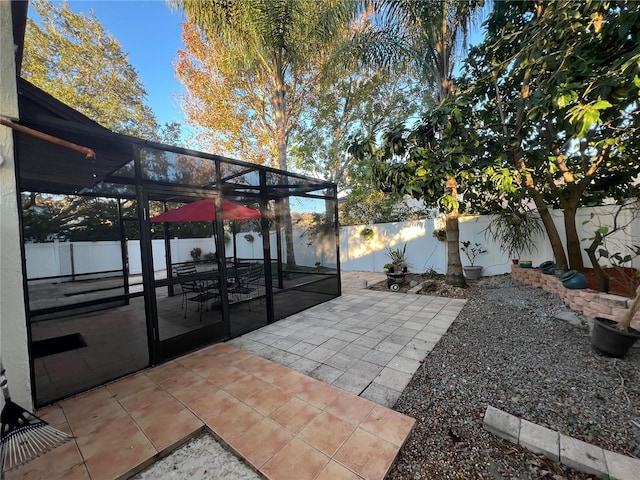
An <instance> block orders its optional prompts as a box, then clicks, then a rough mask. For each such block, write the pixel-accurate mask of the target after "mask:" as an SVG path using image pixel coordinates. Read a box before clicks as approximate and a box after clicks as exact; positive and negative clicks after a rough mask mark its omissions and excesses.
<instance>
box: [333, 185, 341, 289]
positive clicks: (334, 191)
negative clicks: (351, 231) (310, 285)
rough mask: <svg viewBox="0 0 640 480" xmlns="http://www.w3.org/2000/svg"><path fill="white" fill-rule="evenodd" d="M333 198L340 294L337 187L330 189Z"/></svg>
mask: <svg viewBox="0 0 640 480" xmlns="http://www.w3.org/2000/svg"><path fill="white" fill-rule="evenodd" d="M331 193H332V197H333V199H332V200H331V202H332V203H333V222H334V225H335V229H334V231H335V233H334V235H335V241H336V270H337V272H338V275H337V278H338V294H339V295H342V279H341V278H340V277H341V275H340V213H339V209H338V187H333V188H332V189H331Z"/></svg>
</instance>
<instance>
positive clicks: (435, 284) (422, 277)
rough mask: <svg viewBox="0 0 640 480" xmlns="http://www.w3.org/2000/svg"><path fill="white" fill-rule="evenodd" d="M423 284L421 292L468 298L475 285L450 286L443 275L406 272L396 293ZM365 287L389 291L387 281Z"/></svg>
mask: <svg viewBox="0 0 640 480" xmlns="http://www.w3.org/2000/svg"><path fill="white" fill-rule="evenodd" d="M419 284H423V285H422V289H421V293H422V294H423V295H432V296H434V297H449V298H470V297H471V296H472V295H473V292H474V291H475V285H474V284H472V283H469V286H468V287H467V288H460V287H452V286H451V285H447V284H446V283H444V275H428V274H419V273H407V276H406V277H405V281H404V282H402V283H400V284H399V286H400V289H399V290H397V292H398V293H407V292H408V291H409V290H410V289H412V288H413V287H415V286H417V285H419ZM367 288H369V289H370V290H379V291H389V287H388V285H387V281H386V280H383V281H382V282H378V283H374V284H373V285H369V286H368V287H367Z"/></svg>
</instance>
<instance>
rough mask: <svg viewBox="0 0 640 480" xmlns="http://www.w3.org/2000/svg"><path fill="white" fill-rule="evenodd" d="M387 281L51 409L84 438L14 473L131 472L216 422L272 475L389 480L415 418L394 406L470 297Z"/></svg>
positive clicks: (92, 475) (358, 286)
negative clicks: (398, 288)
mask: <svg viewBox="0 0 640 480" xmlns="http://www.w3.org/2000/svg"><path fill="white" fill-rule="evenodd" d="M383 278H384V276H380V274H363V273H360V272H345V273H344V274H343V296H342V297H340V298H337V299H335V300H332V301H330V302H327V303H325V304H322V305H319V306H316V307H314V308H312V309H309V310H306V311H304V312H302V313H300V314H297V315H294V316H292V317H289V318H287V319H284V320H281V321H280V322H277V323H276V324H274V325H270V326H267V327H265V328H263V329H260V330H258V331H255V332H252V333H250V334H248V335H245V336H244V337H240V338H238V339H235V340H233V341H231V342H228V343H222V344H216V345H213V346H210V347H207V348H204V349H202V350H199V351H197V352H194V353H192V354H189V355H186V356H183V357H180V358H178V359H176V360H174V361H171V362H168V363H165V364H163V365H161V366H158V367H155V368H152V369H149V370H146V371H143V372H139V373H137V374H135V375H132V376H130V377H127V378H124V379H121V380H118V381H116V382H113V383H110V384H108V385H105V386H102V387H100V388H97V389H95V390H92V391H90V392H87V393H85V394H82V395H79V396H77V397H74V398H71V399H67V400H64V401H61V402H59V403H57V404H55V405H52V406H50V407H47V408H45V409H43V410H42V411H40V412H38V413H39V415H40V416H42V417H43V418H44V419H45V420H47V421H48V422H49V423H51V424H52V425H53V426H54V427H56V428H59V429H61V430H65V431H67V432H69V433H72V434H73V435H74V436H75V439H74V441H71V442H67V443H66V444H64V445H63V446H61V447H58V448H56V449H54V450H52V451H51V452H48V453H47V454H45V455H43V456H41V457H39V458H37V459H35V460H33V461H31V462H30V463H28V464H27V465H24V466H23V467H20V468H18V469H15V470H12V471H11V472H7V474H6V478H7V480H13V479H18V478H28V479H57V478H61V479H62V478H64V479H69V480H75V479H83V480H85V479H91V480H101V479H119V478H127V477H128V476H130V475H132V474H134V473H136V472H138V471H140V470H141V469H143V468H144V467H146V466H147V465H149V464H151V463H152V462H153V461H154V460H155V459H157V458H159V457H161V456H164V455H166V454H168V453H169V452H170V451H172V450H173V449H175V448H176V447H177V446H179V445H181V444H183V443H184V442H186V441H187V440H188V439H189V438H191V437H192V436H193V435H194V434H196V433H198V432H199V431H201V430H202V429H204V428H206V429H210V430H211V431H212V432H213V433H214V435H215V436H216V437H217V438H218V439H220V440H221V441H222V442H223V443H224V444H226V445H228V446H229V447H230V448H231V449H232V450H233V451H234V452H235V453H236V454H237V455H239V456H240V457H243V458H244V459H245V460H246V461H247V462H248V463H249V464H250V465H251V466H252V467H253V468H254V469H255V470H257V471H258V472H259V473H260V474H262V475H263V476H264V477H265V478H268V479H272V480H292V479H296V480H305V479H309V480H313V479H315V480H329V479H331V480H341V479H367V480H369V479H370V480H373V479H380V480H381V479H383V478H384V477H385V475H386V473H387V471H388V469H389V467H390V466H391V464H392V463H393V460H394V459H395V457H396V455H397V453H398V451H399V450H400V448H401V446H402V445H403V443H404V441H405V439H406V437H407V436H408V434H409V433H410V431H411V429H412V427H413V424H414V420H413V419H412V418H409V417H407V416H404V415H402V414H400V413H397V412H395V411H393V410H390V409H389V408H387V406H386V405H389V406H390V405H392V404H393V403H394V402H395V399H397V396H398V395H399V394H400V392H401V391H402V390H403V389H404V387H405V386H406V383H407V382H408V381H409V380H410V378H411V376H412V374H413V373H414V372H415V370H416V369H417V368H418V366H419V360H420V359H422V358H424V356H425V355H426V354H427V353H428V352H429V351H430V350H431V349H432V348H433V346H434V345H435V344H436V342H437V341H438V339H439V338H440V337H441V336H442V334H444V333H445V332H446V330H447V328H448V327H449V325H450V324H451V323H452V322H453V320H454V319H455V317H456V316H457V314H458V312H459V311H460V309H461V308H462V305H463V304H464V302H463V301H460V300H453V299H446V298H445V299H443V298H438V297H427V296H421V295H409V294H406V295H403V294H397V293H391V292H377V291H371V290H365V289H363V287H362V282H363V281H364V280H367V281H369V283H372V282H374V281H377V280H380V279H383ZM263 357H264V358H263ZM314 377H315V378H314ZM338 387H339V388H338Z"/></svg>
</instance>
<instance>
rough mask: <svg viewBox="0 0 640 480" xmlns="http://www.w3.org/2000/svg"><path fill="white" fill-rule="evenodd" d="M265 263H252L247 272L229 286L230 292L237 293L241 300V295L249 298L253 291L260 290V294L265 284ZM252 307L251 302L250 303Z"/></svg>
mask: <svg viewBox="0 0 640 480" xmlns="http://www.w3.org/2000/svg"><path fill="white" fill-rule="evenodd" d="M263 270H264V269H263V265H262V263H251V264H250V265H249V268H248V270H247V273H246V274H244V275H241V276H239V277H238V278H237V281H236V282H235V283H233V284H232V285H230V286H229V288H228V292H229V293H231V294H233V295H235V296H236V298H237V299H238V300H240V295H245V296H246V298H247V299H248V298H249V295H251V294H252V293H253V292H256V291H257V292H258V296H260V287H261V286H263V283H262V282H263V278H264V275H263ZM249 309H251V304H249Z"/></svg>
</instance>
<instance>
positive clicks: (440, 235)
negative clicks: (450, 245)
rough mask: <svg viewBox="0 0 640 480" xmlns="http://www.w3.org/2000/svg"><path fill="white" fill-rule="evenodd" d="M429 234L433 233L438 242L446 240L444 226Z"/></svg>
mask: <svg viewBox="0 0 640 480" xmlns="http://www.w3.org/2000/svg"><path fill="white" fill-rule="evenodd" d="M431 235H433V238H435V239H436V240H438V241H439V242H446V241H447V231H446V230H445V229H444V228H438V229H436V230H434V231H433V233H432V234H431Z"/></svg>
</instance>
